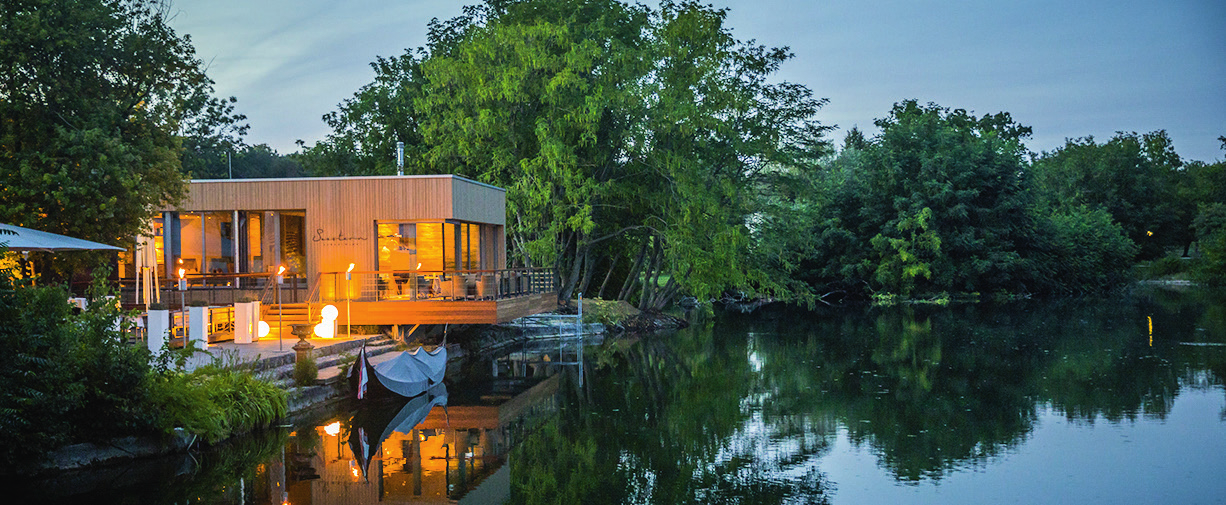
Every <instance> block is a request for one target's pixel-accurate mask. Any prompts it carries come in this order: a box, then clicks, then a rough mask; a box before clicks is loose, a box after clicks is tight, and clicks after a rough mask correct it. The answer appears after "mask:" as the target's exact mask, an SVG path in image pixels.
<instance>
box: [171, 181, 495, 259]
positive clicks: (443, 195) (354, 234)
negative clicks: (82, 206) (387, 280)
mask: <svg viewBox="0 0 1226 505" xmlns="http://www.w3.org/2000/svg"><path fill="white" fill-rule="evenodd" d="M162 210H165V211H175V210H178V211H187V212H200V211H235V210H237V211H297V210H301V211H305V214H306V217H305V226H304V228H305V235H306V238H305V241H306V272H305V274H306V276H307V279H310V280H314V279H316V278H317V275H318V274H319V272H328V271H344V270H346V269H348V268H349V264H350V263H354V264H355V268H356V269H357V270H377V269H378V257H377V254H378V253H377V241H378V237H377V235H376V227H375V223H376V221H418V222H438V221H448V220H452V221H466V222H472V223H481V224H488V225H494V226H495V228H494V231H493V233H492V235H493V236H491V237H488V239H492V240H493V243H492V246H493V247H492V249H493V250H494V251H497V252H498V254H497V257H496V259H495V262H496V268H504V267H505V265H506V245H505V244H506V239H505V226H506V191H505V190H503V189H501V188H497V187H494V186H490V185H487V184H482V183H479V182H475V181H471V180H468V179H465V178H463V177H458V176H453V175H429V176H385V177H318V178H299V179H226V180H196V181H192V182H191V184H190V185H189V187H188V193H187V197H186V198H185V199H184V200H183V202H182V203H181V204H180V205H179V207H178V208H177V209H162Z"/></svg>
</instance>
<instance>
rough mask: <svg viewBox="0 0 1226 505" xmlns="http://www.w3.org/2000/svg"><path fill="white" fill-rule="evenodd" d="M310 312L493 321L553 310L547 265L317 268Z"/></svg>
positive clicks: (347, 318) (374, 318)
mask: <svg viewBox="0 0 1226 505" xmlns="http://www.w3.org/2000/svg"><path fill="white" fill-rule="evenodd" d="M307 298H308V299H309V300H310V301H309V302H308V304H309V305H310V306H311V307H310V309H309V310H310V312H311V314H313V315H314V314H317V313H319V312H320V311H321V309H322V307H323V305H332V306H334V307H336V308H337V311H338V312H339V316H338V317H337V322H338V324H357V325H366V324H372V325H388V324H444V323H450V324H495V323H503V322H507V321H510V320H513V319H518V318H520V317H523V316H528V315H532V314H540V313H544V312H552V311H553V310H555V309H556V308H557V304H558V302H557V290H556V288H555V287H554V274H553V271H552V270H551V269H526V268H520V269H503V270H461V271H390V270H389V271H360V272H323V273H320V274H319V279H318V281H317V282H316V283H315V284H314V286H313V287H312V290H311V293H310V294H309V295H308V296H307Z"/></svg>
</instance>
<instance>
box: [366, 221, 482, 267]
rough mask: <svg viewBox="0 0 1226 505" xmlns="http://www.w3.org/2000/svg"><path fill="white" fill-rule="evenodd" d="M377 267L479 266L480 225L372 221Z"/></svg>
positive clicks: (480, 250) (480, 256)
mask: <svg viewBox="0 0 1226 505" xmlns="http://www.w3.org/2000/svg"><path fill="white" fill-rule="evenodd" d="M376 228H377V233H378V235H379V243H378V248H379V250H378V253H379V270H420V271H424V272H439V271H455V270H480V269H481V268H482V265H483V263H482V261H481V259H482V255H483V254H482V249H483V247H482V246H483V245H484V244H483V237H482V230H483V228H487V227H483V226H482V225H479V224H475V223H394V222H380V223H376Z"/></svg>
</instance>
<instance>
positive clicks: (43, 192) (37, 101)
mask: <svg viewBox="0 0 1226 505" xmlns="http://www.w3.org/2000/svg"><path fill="white" fill-rule="evenodd" d="M167 9H168V6H167V4H165V3H163V2H160V1H155V0H83V1H78V2H63V1H57V0H13V1H6V2H4V3H3V4H0V221H3V222H8V223H13V224H18V225H23V226H29V227H33V228H37V229H40V230H46V231H52V232H58V233H63V234H67V235H72V236H76V237H81V238H86V239H91V240H96V241H100V242H106V243H111V244H120V243H123V242H125V241H130V240H131V237H134V236H135V235H137V234H138V233H140V232H141V231H143V230H144V228H145V226H146V224H147V220H148V219H149V218H150V214H149V209H151V208H155V207H158V206H162V205H165V204H167V203H170V202H174V201H175V200H176V199H178V198H179V197H181V195H182V194H183V192H184V188H185V183H184V179H183V176H182V175H181V172H180V166H181V159H180V153H181V150H182V144H183V143H182V138H183V137H184V136H209V135H213V136H214V137H216V138H222V137H227V136H229V137H233V136H234V135H238V134H239V133H240V132H241V131H242V130H243V129H244V128H245V127H244V126H242V125H241V124H240V123H241V120H242V118H241V116H236V115H234V113H233V108H232V103H233V102H232V101H230V100H220V99H217V98H214V97H213V96H212V81H210V80H209V79H208V77H207V76H206V75H205V74H204V72H203V70H202V65H201V62H200V61H199V60H197V59H196V58H195V53H194V50H193V48H192V45H191V41H190V39H189V38H188V37H186V36H179V35H177V34H176V33H175V32H174V31H173V30H172V29H171V28H170V27H169V26H168V25H167V24H166V12H167Z"/></svg>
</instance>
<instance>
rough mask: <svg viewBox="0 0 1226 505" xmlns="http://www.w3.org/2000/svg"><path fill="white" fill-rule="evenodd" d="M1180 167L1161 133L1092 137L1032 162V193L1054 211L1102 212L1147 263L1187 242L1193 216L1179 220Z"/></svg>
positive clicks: (1182, 216)
mask: <svg viewBox="0 0 1226 505" xmlns="http://www.w3.org/2000/svg"><path fill="white" fill-rule="evenodd" d="M1182 166H1183V162H1182V161H1181V160H1180V158H1179V156H1178V155H1177V154H1176V153H1175V151H1174V148H1173V147H1172V146H1171V140H1170V138H1169V137H1168V136H1167V135H1166V132H1165V131H1162V130H1159V131H1155V132H1151V133H1147V134H1144V135H1138V134H1136V133H1125V132H1120V133H1117V134H1116V135H1115V136H1114V137H1112V138H1111V140H1108V141H1107V142H1105V143H1103V144H1099V143H1097V142H1095V141H1094V138H1093V137H1085V138H1081V139H1069V140H1068V141H1067V142H1066V143H1065V145H1064V147H1061V148H1059V149H1056V150H1055V151H1051V152H1045V153H1042V154H1041V155H1039V157H1038V158H1037V159H1036V160H1035V162H1034V179H1035V189H1036V192H1037V194H1038V197H1039V198H1040V199H1041V202H1042V204H1044V205H1046V206H1048V207H1050V208H1052V209H1053V210H1055V211H1061V210H1067V209H1072V208H1076V207H1079V206H1082V205H1086V206H1088V207H1089V208H1090V209H1103V210H1106V211H1107V212H1109V213H1110V214H1111V217H1112V218H1113V219H1114V220H1115V221H1117V222H1118V223H1120V226H1122V227H1123V228H1124V231H1125V233H1126V234H1127V236H1128V238H1129V239H1130V240H1132V241H1133V242H1134V243H1136V244H1137V245H1139V246H1140V247H1141V250H1140V257H1141V258H1143V259H1152V258H1156V257H1158V256H1161V255H1162V254H1163V251H1164V249H1165V248H1166V247H1170V246H1177V245H1183V244H1185V243H1186V242H1187V241H1188V240H1189V239H1190V235H1189V232H1188V226H1189V225H1190V224H1191V217H1192V216H1190V215H1181V214H1187V213H1188V211H1187V210H1185V211H1184V212H1180V209H1179V208H1178V200H1177V198H1176V195H1175V181H1176V176H1177V173H1176V171H1177V170H1178V169H1179V168H1180V167H1182Z"/></svg>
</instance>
